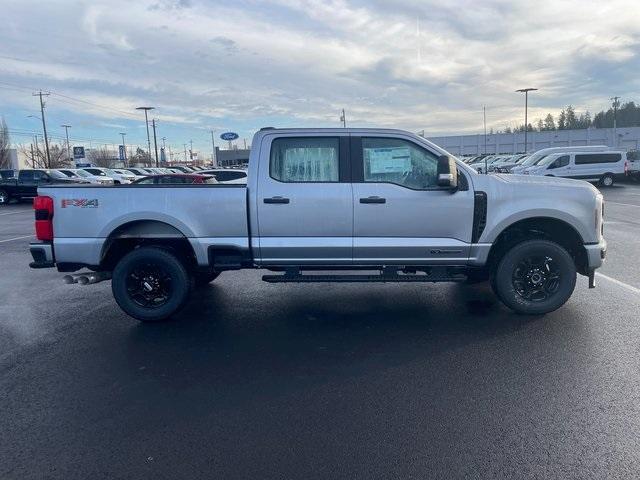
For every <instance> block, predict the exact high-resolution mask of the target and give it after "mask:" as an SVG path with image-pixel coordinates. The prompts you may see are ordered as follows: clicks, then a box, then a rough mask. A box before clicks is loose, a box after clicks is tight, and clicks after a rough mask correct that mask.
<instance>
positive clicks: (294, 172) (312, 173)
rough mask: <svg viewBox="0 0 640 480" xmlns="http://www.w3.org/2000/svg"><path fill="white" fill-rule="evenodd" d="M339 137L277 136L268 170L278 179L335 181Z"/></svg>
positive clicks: (284, 180)
mask: <svg viewBox="0 0 640 480" xmlns="http://www.w3.org/2000/svg"><path fill="white" fill-rule="evenodd" d="M338 145H339V141H338V138H333V137H315V138H300V137H296V138H277V139H275V140H274V141H273V142H272V143H271V157H270V160H269V174H270V175H271V178H273V179H275V180H279V181H281V182H337V181H338V170H339V146H338Z"/></svg>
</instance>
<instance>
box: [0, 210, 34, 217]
mask: <svg viewBox="0 0 640 480" xmlns="http://www.w3.org/2000/svg"><path fill="white" fill-rule="evenodd" d="M32 211H33V210H21V211H19V212H6V213H0V217H4V216H5V215H17V214H19V213H31V212H32Z"/></svg>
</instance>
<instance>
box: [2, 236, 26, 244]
mask: <svg viewBox="0 0 640 480" xmlns="http://www.w3.org/2000/svg"><path fill="white" fill-rule="evenodd" d="M33 236H34V235H25V236H24V237H15V238H7V239H5V240H0V243H5V242H12V241H14V240H22V239H23V238H31V237H33Z"/></svg>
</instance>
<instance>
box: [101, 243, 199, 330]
mask: <svg viewBox="0 0 640 480" xmlns="http://www.w3.org/2000/svg"><path fill="white" fill-rule="evenodd" d="M191 284H192V282H191V277H190V276H189V273H188V272H187V270H186V268H185V267H184V265H183V264H182V262H181V261H180V260H179V259H178V258H177V257H176V256H175V255H173V254H171V253H169V252H167V251H166V250H162V249H160V248H156V247H143V248H139V249H136V250H134V251H132V252H130V253H128V254H127V255H125V256H124V257H123V258H122V259H121V260H120V261H119V262H118V264H117V265H116V267H115V269H114V270H113V275H112V280H111V290H112V291H113V296H114V298H115V299H116V302H117V303H118V305H119V306H120V308H121V309H122V310H123V311H124V312H125V313H126V314H127V315H130V316H132V317H133V318H135V319H137V320H140V321H142V322H158V321H161V320H166V319H167V318H169V317H171V316H172V315H173V314H175V313H176V312H178V311H179V310H180V309H181V308H182V307H183V306H184V305H185V304H186V302H187V300H188V299H189V292H190V291H191ZM150 288H151V289H152V290H149V289H150Z"/></svg>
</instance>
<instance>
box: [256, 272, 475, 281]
mask: <svg viewBox="0 0 640 480" xmlns="http://www.w3.org/2000/svg"><path fill="white" fill-rule="evenodd" d="M262 280H263V281H265V282H268V283H349V282H353V283H360V282H363V283H364V282H369V283H386V282H406V283H416V282H427V283H428V282H431V283H436V282H464V281H466V280H467V276H466V275H465V274H463V273H450V274H447V273H446V272H437V273H436V272H434V273H433V274H402V275H399V274H388V273H384V274H379V275H362V274H354V275H322V274H320V275H313V274H311V275H302V274H294V275H291V274H288V273H285V274H284V275H263V277H262Z"/></svg>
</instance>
